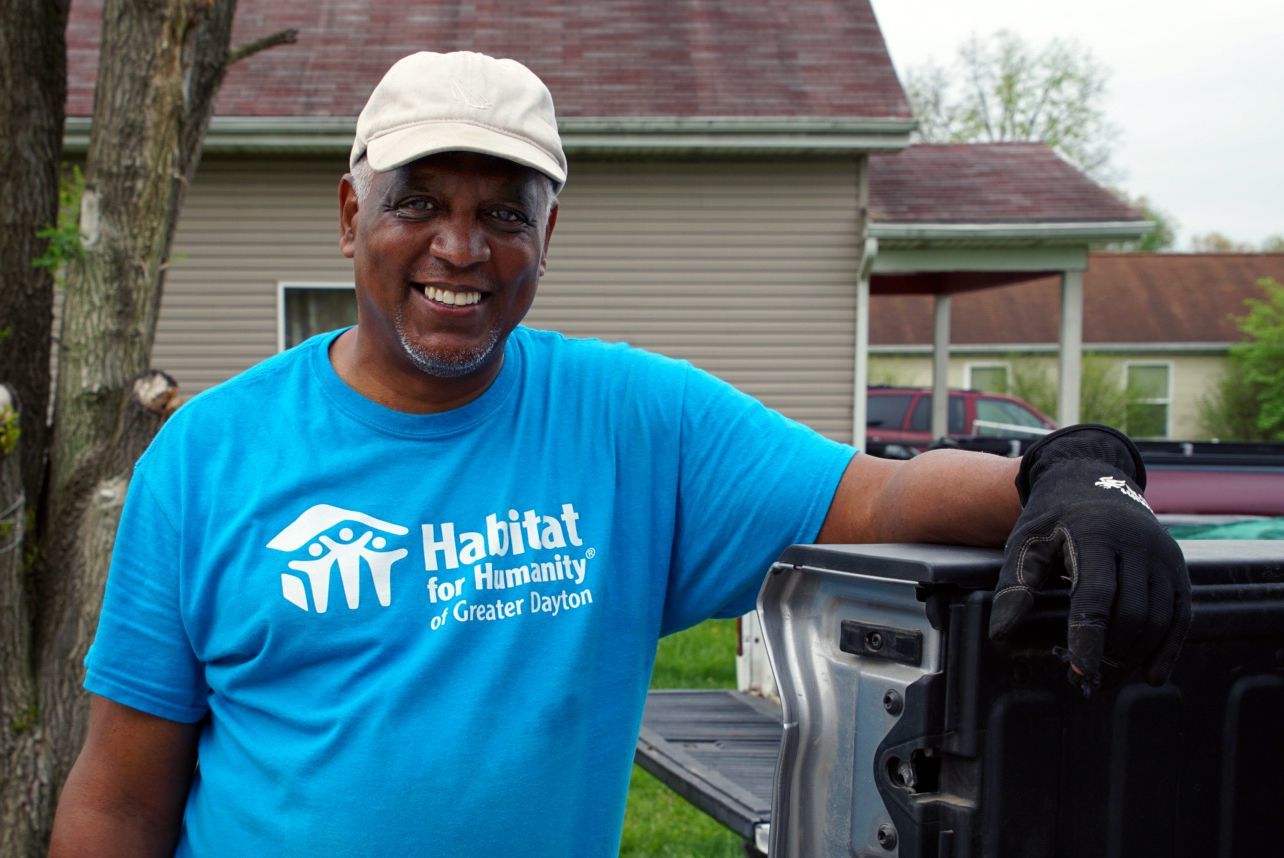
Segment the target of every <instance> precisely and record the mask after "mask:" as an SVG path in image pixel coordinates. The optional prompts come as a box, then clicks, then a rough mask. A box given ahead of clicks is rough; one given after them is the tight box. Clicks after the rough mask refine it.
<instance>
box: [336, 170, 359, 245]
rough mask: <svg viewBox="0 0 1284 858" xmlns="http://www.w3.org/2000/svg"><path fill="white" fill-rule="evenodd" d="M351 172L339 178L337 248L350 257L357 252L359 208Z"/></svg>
mask: <svg viewBox="0 0 1284 858" xmlns="http://www.w3.org/2000/svg"><path fill="white" fill-rule="evenodd" d="M359 202H360V201H359V200H358V199H357V188H356V185H355V184H353V181H352V174H351V173H346V174H344V177H343V178H342V179H340V180H339V250H340V251H342V252H343V255H344V256H346V257H348V258H349V259H351V258H352V257H353V255H354V254H355V253H356V252H357V210H358V209H359V208H360V205H359Z"/></svg>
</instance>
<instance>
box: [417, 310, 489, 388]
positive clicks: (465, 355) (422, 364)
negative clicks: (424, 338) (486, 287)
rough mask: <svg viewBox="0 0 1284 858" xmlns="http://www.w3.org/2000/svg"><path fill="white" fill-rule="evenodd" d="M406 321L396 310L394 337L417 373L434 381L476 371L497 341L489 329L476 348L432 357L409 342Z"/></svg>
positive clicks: (431, 354)
mask: <svg viewBox="0 0 1284 858" xmlns="http://www.w3.org/2000/svg"><path fill="white" fill-rule="evenodd" d="M405 321H406V320H405V317H404V316H403V315H402V314H401V311H400V310H398V311H397V315H396V318H395V319H393V324H394V325H395V327H396V330H397V338H398V339H399V340H401V348H402V349H404V350H405V352H406V356H407V357H409V358H410V361H411V363H413V364H414V365H415V367H416V368H417V369H418V370H419V371H420V372H422V373H424V374H425V375H431V376H433V377H434V378H459V377H460V376H464V375H468V374H469V373H471V372H475V371H476V370H477V369H479V368H480V367H481V365H482V364H483V363H485V362H486V358H488V357H490V353H491V352H493V351H494V350H495V344H496V343H498V342H499V331H498V330H497V329H495V328H491V329H490V331H489V332H488V333H487V335H486V339H485V340H484V341H483V342H482V343H481V344H480V345H478V346H477V348H475V349H471V350H468V351H460V352H445V353H436V354H434V353H432V352H429V351H426V350H425V349H423V348H421V347H420V346H419V345H418V344H416V343H415V342H414V341H413V340H411V339H410V337H409V336H408V335H407V334H406V324H405Z"/></svg>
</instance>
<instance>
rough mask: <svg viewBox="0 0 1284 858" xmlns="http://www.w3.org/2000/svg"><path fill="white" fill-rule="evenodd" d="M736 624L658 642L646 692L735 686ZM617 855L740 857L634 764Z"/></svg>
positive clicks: (728, 837)
mask: <svg viewBox="0 0 1284 858" xmlns="http://www.w3.org/2000/svg"><path fill="white" fill-rule="evenodd" d="M735 686H736V621H735V620H710V621H708V622H705V623H701V624H700V625H698V626H696V627H694V628H691V629H687V630H686V631H685V632H681V633H679V634H676V635H670V636H669V637H667V638H664V639H663V640H661V641H660V649H659V651H658V652H657V653H656V657H655V672H654V673H653V674H652V677H651V687H652V688H735ZM620 855H622V856H627V858H686V856H698V858H704V856H713V858H722V856H725V858H742V856H743V855H744V852H743V850H742V849H741V841H740V838H739V837H737V836H736V835H735V834H732V833H731V831H730V830H729V829H727V828H724V827H723V826H721V825H719V824H718V823H716V822H714V821H713V819H712V818H711V817H709V816H706V815H705V814H703V813H701V812H700V811H698V810H696V809H695V808H694V807H692V806H691V805H690V804H688V803H687V802H686V801H684V800H683V799H682V798H680V797H679V796H678V794H677V793H675V792H673V791H672V790H670V789H669V788H668V787H666V786H665V785H664V784H662V783H660V782H659V781H657V780H656V779H655V778H653V777H651V775H649V774H647V773H646V772H644V771H643V770H642V769H640V768H638V767H637V766H634V767H633V781H632V783H631V784H630V785H629V807H628V812H627V813H626V815H625V817H624V839H623V841H622V842H621V844H620Z"/></svg>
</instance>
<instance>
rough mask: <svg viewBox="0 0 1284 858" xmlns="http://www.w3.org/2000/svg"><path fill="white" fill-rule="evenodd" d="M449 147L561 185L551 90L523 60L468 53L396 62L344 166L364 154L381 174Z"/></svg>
mask: <svg viewBox="0 0 1284 858" xmlns="http://www.w3.org/2000/svg"><path fill="white" fill-rule="evenodd" d="M451 151H464V152H479V153H481V154H483V155H494V156H495V157H498V158H505V159H507V160H509V161H516V162H517V163H518V164H525V165H526V166H527V167H532V168H534V169H536V170H539V171H540V172H541V173H543V174H544V175H546V176H548V177H549V178H551V179H552V180H553V181H554V182H555V183H556V184H557V189H558V190H559V191H560V190H561V188H562V185H564V184H565V183H566V155H565V153H563V152H562V140H561V137H559V136H558V133H557V118H556V117H555V116H554V114H553V96H552V95H551V94H550V93H549V91H548V87H546V86H545V85H544V82H543V81H542V80H540V79H539V78H538V77H537V76H536V75H535V73H534V72H532V71H531V70H530V69H528V68H526V66H524V65H522V64H521V63H519V62H517V61H516V60H500V59H495V58H494V57H488V56H486V55H485V54H478V53H473V52H471V51H457V52H455V53H449V54H437V53H431V52H429V51H420V52H419V53H417V54H411V55H410V56H408V57H405V58H403V59H400V60H398V61H397V62H396V63H395V64H394V65H393V66H392V68H390V69H388V73H387V74H385V75H384V76H383V80H381V81H379V85H378V86H376V87H375V88H374V92H372V93H370V99H369V101H367V102H366V106H365V107H364V108H362V110H361V116H359V117H358V118H357V137H356V140H354V141H353V144H352V156H351V157H350V158H349V160H348V164H349V166H355V165H356V163H357V161H359V160H360V159H361V156H362V155H365V156H366V160H367V161H369V162H370V166H371V167H373V168H374V169H375V170H376V171H377V172H384V171H386V170H392V169H394V168H396V167H400V166H401V165H402V164H408V163H410V162H411V161H414V160H416V159H418V158H423V157H424V156H426V155H432V154H435V153H437V152H451Z"/></svg>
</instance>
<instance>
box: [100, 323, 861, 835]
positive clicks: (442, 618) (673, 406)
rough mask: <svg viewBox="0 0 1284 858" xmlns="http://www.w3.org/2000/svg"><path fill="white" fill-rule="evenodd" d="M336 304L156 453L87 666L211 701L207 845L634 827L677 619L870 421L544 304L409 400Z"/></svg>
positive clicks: (757, 542) (750, 558)
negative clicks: (655, 350) (633, 771)
mask: <svg viewBox="0 0 1284 858" xmlns="http://www.w3.org/2000/svg"><path fill="white" fill-rule="evenodd" d="M336 335H337V334H333V333H332V334H327V335H323V336H320V337H315V338H313V339H311V340H309V341H308V342H306V343H304V344H303V345H301V346H300V347H298V348H296V349H294V350H292V351H290V352H286V353H285V354H282V355H279V356H277V357H275V358H273V359H271V360H268V361H266V362H265V363H263V364H260V365H259V366H257V367H255V368H254V369H252V370H250V371H248V372H246V373H244V374H243V375H241V376H239V377H237V378H235V379H233V380H232V381H230V382H228V383H226V384H224V385H221V386H220V387H217V388H215V389H213V390H211V391H208V392H206V393H204V394H202V395H201V396H198V397H196V398H195V399H193V400H192V401H191V402H190V403H188V404H187V405H186V406H184V407H183V408H182V409H180V410H179V411H178V413H177V414H175V415H174V417H173V418H171V419H170V421H169V422H168V423H167V424H166V426H165V428H164V429H163V430H162V431H161V433H160V435H159V436H158V437H157V439H156V441H155V442H154V443H153V444H152V446H151V448H150V449H149V450H148V451H147V453H146V454H145V455H144V456H143V457H142V459H141V460H140V461H139V463H138V467H137V469H136V471H135V474H134V479H133V481H132V483H131V485H130V489H129V497H128V501H127V503H126V506H125V511H124V516H123V519H122V521H121V525H120V531H119V534H118V537H117V541H116V550H115V554H114V556H113V559H112V568H111V574H110V577H109V579H108V584H107V594H106V598H105V603H104V606H103V613H102V619H101V621H100V625H99V629H98V636H97V639H96V640H95V642H94V645H93V648H92V650H91V652H90V654H89V657H88V659H87V667H88V675H87V678H86V681H85V685H86V687H87V688H88V689H89V690H90V691H93V692H95V693H97V694H101V695H103V696H105V697H108V698H111V699H113V700H115V701H117V702H119V703H123V704H125V705H128V706H132V707H134V708H137V709H140V710H142V711H144V712H148V713H151V714H154V715H158V716H161V717H164V718H169V719H173V720H176V721H186V722H195V721H199V720H201V719H207V720H205V722H204V725H203V727H202V731H201V736H200V744H199V755H200V766H199V769H198V771H197V773H196V776H195V780H194V783H193V786H192V790H191V794H190V796H189V798H188V802H187V809H186V812H185V815H184V820H183V831H182V839H181V842H180V844H179V849H178V854H180V855H202V856H206V855H220V856H224V855H269V854H272V855H300V856H302V855H307V856H316V855H343V856H359V855H372V856H384V855H411V854H422V855H478V856H493V855H509V854H512V855H530V854H539V855H575V856H606V855H613V854H615V852H616V850H617V849H618V844H619V836H620V830H621V826H622V824H623V817H624V803H625V796H626V793H627V789H628V780H629V771H630V764H631V762H632V759H633V749H634V743H635V741H636V736H637V731H638V727H639V724H640V722H641V716H642V708H643V704H644V703H645V699H646V691H647V684H648V681H649V677H650V674H651V667H652V663H653V660H654V656H655V644H656V640H657V639H658V638H659V637H660V636H661V635H663V634H667V633H669V632H673V631H677V630H679V629H682V628H685V627H686V626H689V625H692V624H694V623H696V622H698V621H700V620H702V619H704V618H706V617H709V616H733V615H736V614H739V613H742V612H744V611H746V610H749V609H751V608H752V607H753V603H754V598H755V594H756V592H757V590H758V587H759V584H760V581H761V578H762V576H763V573H764V572H765V570H766V568H767V566H768V565H769V564H770V563H771V561H772V560H774V559H775V557H776V556H777V554H778V553H779V552H780V551H781V550H782V549H783V548H784V547H785V546H787V545H789V544H790V543H794V542H809V541H812V540H813V539H814V538H815V536H816V534H817V532H818V530H819V527H820V525H821V523H822V521H823V519H824V516H825V513H826V511H827V509H828V506H829V503H830V500H831V499H832V497H833V494H834V491H835V489H836V487H837V484H838V480H839V477H840V476H841V474H842V472H843V469H844V467H845V466H846V464H847V462H848V460H849V459H850V457H851V455H852V450H851V448H849V447H846V446H843V445H841V444H837V443H834V442H831V441H828V440H826V439H824V438H822V437H820V436H819V435H817V434H816V433H814V432H813V431H811V430H810V429H807V428H806V427H804V426H801V425H800V424H797V423H794V422H792V421H790V420H788V419H786V418H784V417H782V416H780V415H778V414H776V413H775V412H772V411H770V410H768V409H766V408H764V407H763V406H762V405H760V404H759V403H758V402H757V401H756V400H754V399H752V398H750V397H748V396H746V395H744V394H741V393H739V392H737V391H736V390H735V389H733V388H731V387H730V386H729V385H726V384H725V383H723V382H721V381H718V380H717V379H715V378H713V377H712V376H709V375H708V374H706V373H704V372H701V371H699V370H696V369H694V368H692V367H691V366H690V365H689V364H686V363H682V362H679V361H674V360H669V359H667V358H662V357H658V356H656V355H652V354H648V353H646V352H642V351H639V350H636V349H632V348H629V347H627V346H623V345H610V344H606V343H601V342H596V341H583V340H568V339H566V338H564V337H562V336H560V335H558V334H554V333H548V332H542V331H535V330H531V329H527V328H518V329H517V330H516V331H514V333H513V334H512V336H511V337H510V338H509V340H508V343H507V346H506V350H505V361H504V365H503V367H502V369H501V371H500V373H499V376H498V377H497V378H496V380H495V382H494V383H493V384H492V385H491V387H490V388H489V389H487V390H486V392H485V393H483V394H482V395H481V396H480V397H479V398H477V399H476V400H474V401H472V402H470V403H468V404H467V405H465V406H463V407H462V408H458V409H455V410H453V411H449V412H446V413H442V414H431V415H413V414H404V413H400V412H395V411H391V410H389V409H387V408H384V407H382V406H380V405H377V404H375V403H373V402H371V401H369V400H367V399H365V398H364V397H362V396H361V395H360V394H358V393H357V392H356V391H354V390H352V389H351V388H349V387H348V386H347V385H346V384H345V383H344V382H343V381H342V379H340V378H339V377H338V375H337V374H336V373H335V372H334V369H333V368H332V366H331V365H330V361H329V357H328V347H329V345H330V343H331V342H333V340H334V338H335V336H336Z"/></svg>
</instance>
